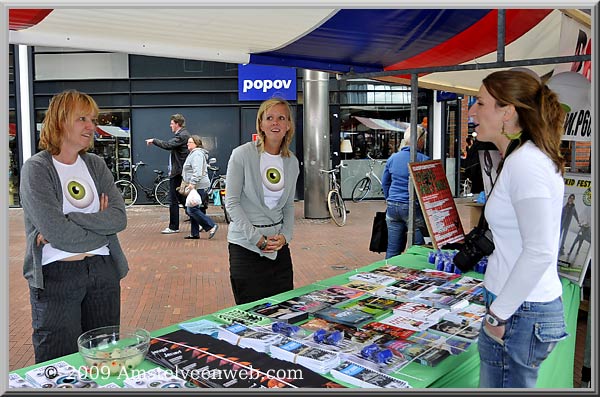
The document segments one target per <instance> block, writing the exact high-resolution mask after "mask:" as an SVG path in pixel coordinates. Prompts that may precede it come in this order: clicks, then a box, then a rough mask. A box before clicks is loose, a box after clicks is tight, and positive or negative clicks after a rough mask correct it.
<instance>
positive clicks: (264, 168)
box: [260, 152, 285, 209]
mask: <svg viewBox="0 0 600 397" xmlns="http://www.w3.org/2000/svg"><path fill="white" fill-rule="evenodd" d="M260 175H261V179H262V183H263V193H264V196H265V205H266V206H267V207H269V209H273V208H275V206H276V205H277V203H278V202H279V199H280V198H281V196H282V195H283V187H284V185H285V180H284V175H283V159H282V158H281V155H280V154H278V155H273V154H269V153H267V152H263V153H262V154H261V156H260Z"/></svg>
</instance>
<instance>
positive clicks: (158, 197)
mask: <svg viewBox="0 0 600 397" xmlns="http://www.w3.org/2000/svg"><path fill="white" fill-rule="evenodd" d="M144 165H146V163H144V162H143V161H138V162H137V163H135V164H134V165H133V166H131V181H129V180H127V179H119V180H118V181H116V182H115V185H116V186H117V189H119V191H120V192H121V195H122V196H123V200H125V207H127V208H129V207H131V206H132V205H134V204H135V202H136V201H137V198H138V188H140V189H142V191H143V192H144V193H145V194H146V197H148V199H149V200H153V201H154V202H155V203H158V204H160V205H162V206H163V207H168V206H169V202H170V201H169V178H168V177H166V176H164V172H163V171H161V170H154V173H155V174H156V177H155V178H154V184H153V186H152V187H148V186H144V185H142V184H141V183H140V181H139V180H138V178H137V170H138V168H139V167H140V166H144Z"/></svg>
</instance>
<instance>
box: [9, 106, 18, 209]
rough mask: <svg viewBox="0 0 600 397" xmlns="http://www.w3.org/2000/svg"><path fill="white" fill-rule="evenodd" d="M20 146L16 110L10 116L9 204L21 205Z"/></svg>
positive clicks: (11, 205)
mask: <svg viewBox="0 0 600 397" xmlns="http://www.w3.org/2000/svg"><path fill="white" fill-rule="evenodd" d="M20 153H21V151H20V148H19V140H18V138H17V123H16V116H15V112H14V111H10V112H9V116H8V205H9V206H10V207H13V206H19V205H20V199H19V170H20V161H19V156H20Z"/></svg>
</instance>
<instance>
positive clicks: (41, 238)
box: [35, 233, 48, 247]
mask: <svg viewBox="0 0 600 397" xmlns="http://www.w3.org/2000/svg"><path fill="white" fill-rule="evenodd" d="M35 241H36V243H37V246H38V247H39V246H40V245H42V244H48V240H46V239H45V238H44V236H42V233H39V234H38V235H37V237H36V238H35Z"/></svg>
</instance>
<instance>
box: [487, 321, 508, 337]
mask: <svg viewBox="0 0 600 397" xmlns="http://www.w3.org/2000/svg"><path fill="white" fill-rule="evenodd" d="M483 326H484V327H485V329H486V331H487V333H488V335H491V336H494V337H496V338H498V339H499V340H502V338H503V337H504V332H505V331H506V325H504V324H502V325H499V326H497V327H494V326H493V325H490V324H488V323H487V322H484V324H483Z"/></svg>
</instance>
